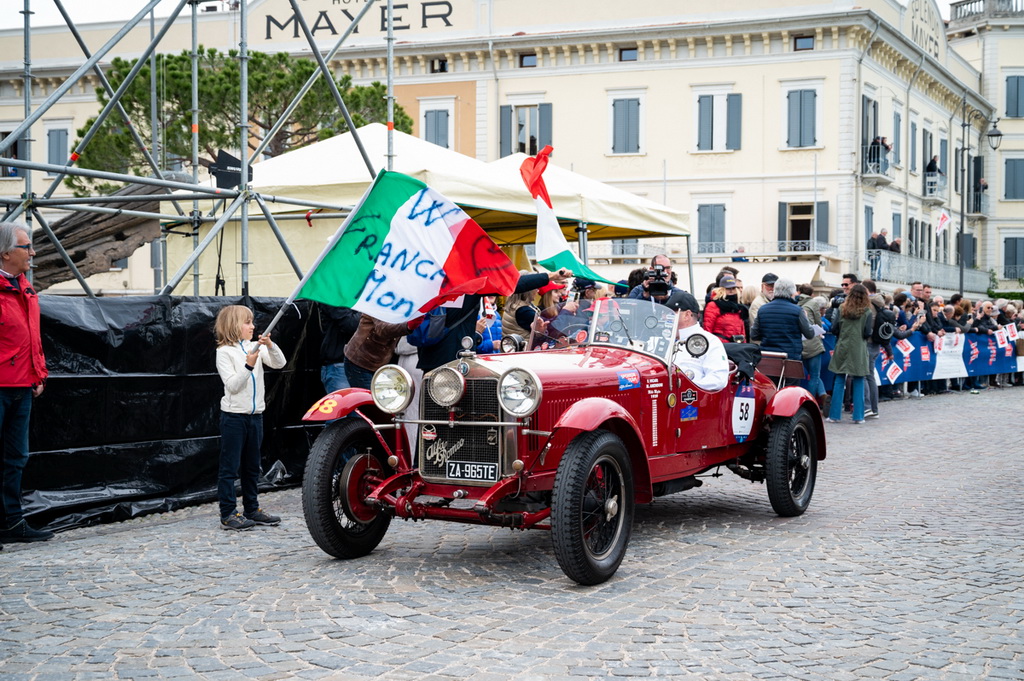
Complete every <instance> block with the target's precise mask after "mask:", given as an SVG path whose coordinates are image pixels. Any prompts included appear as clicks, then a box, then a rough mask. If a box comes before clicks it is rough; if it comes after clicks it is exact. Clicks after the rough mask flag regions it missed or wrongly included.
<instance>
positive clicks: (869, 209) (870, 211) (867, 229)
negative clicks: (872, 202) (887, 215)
mask: <svg viewBox="0 0 1024 681" xmlns="http://www.w3.org/2000/svg"><path fill="white" fill-rule="evenodd" d="M874 231H875V208H874V206H864V243H865V244H866V243H867V242H868V239H870V238H871V233H872V232H874Z"/></svg>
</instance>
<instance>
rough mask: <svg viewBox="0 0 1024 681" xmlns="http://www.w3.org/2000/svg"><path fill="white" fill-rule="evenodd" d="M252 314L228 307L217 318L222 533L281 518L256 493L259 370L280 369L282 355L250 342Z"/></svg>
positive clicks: (264, 341) (266, 338)
mask: <svg viewBox="0 0 1024 681" xmlns="http://www.w3.org/2000/svg"><path fill="white" fill-rule="evenodd" d="M255 328H256V326H255V324H253V315H252V310H250V309H249V308H247V307H245V306H243V305H228V306H227V307H225V308H223V309H221V311H220V312H218V313H217V321H216V324H215V326H214V332H215V334H216V337H217V373H218V374H220V379H221V381H223V382H224V397H222V398H221V400H220V473H219V474H218V477H217V497H218V498H219V500H220V524H221V528H222V529H225V530H248V529H250V528H252V527H254V526H256V525H277V524H279V523H280V522H281V518H279V517H277V516H274V515H270V514H269V513H265V512H264V511H263V509H261V508H260V505H259V501H258V500H257V497H256V493H257V490H258V483H259V477H260V445H262V444H263V410H264V409H266V404H265V402H264V387H263V366H264V365H266V366H269V367H270V368H271V369H280V368H281V367H283V366H284V365H285V363H286V361H287V360H286V359H285V356H284V353H283V352H281V349H280V348H279V347H277V346H276V345H274V344H273V343H272V342H271V341H270V335H269V334H266V335H262V336H260V337H259V339H258V340H256V341H255V342H253V340H252V334H253V332H254V331H255ZM239 477H241V479H242V508H243V510H244V513H245V514H244V515H242V514H239V513H238V510H237V497H236V496H235V480H236V479H237V478H239Z"/></svg>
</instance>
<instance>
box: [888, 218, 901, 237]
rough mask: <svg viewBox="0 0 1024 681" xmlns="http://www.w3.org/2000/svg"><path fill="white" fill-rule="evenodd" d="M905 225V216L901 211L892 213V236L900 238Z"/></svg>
mask: <svg viewBox="0 0 1024 681" xmlns="http://www.w3.org/2000/svg"><path fill="white" fill-rule="evenodd" d="M902 227H903V216H902V215H900V214H899V213H893V214H892V230H891V231H892V238H893V239H899V238H900V236H901V232H902Z"/></svg>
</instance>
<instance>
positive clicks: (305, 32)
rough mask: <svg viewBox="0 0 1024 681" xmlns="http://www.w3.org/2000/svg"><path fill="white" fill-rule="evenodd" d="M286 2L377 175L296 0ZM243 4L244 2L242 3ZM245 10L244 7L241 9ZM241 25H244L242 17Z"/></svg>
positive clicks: (369, 167)
mask: <svg viewBox="0 0 1024 681" xmlns="http://www.w3.org/2000/svg"><path fill="white" fill-rule="evenodd" d="M288 4H289V5H291V6H292V11H293V12H294V13H295V21H296V22H297V23H298V24H299V27H300V28H302V34H303V35H304V36H306V42H308V43H309V48H310V50H311V51H312V52H313V58H314V59H316V63H317V64H319V65H320V70H321V71H322V72H323V74H324V80H326V81H327V86H328V87H329V88H330V89H331V94H332V95H334V101H336V102H337V103H338V108H339V109H341V115H342V116H344V117H345V123H346V124H347V125H348V130H349V132H351V133H352V139H353V140H354V141H355V143H356V147H358V148H359V153H360V154H361V155H362V157H363V163H365V164H366V169H367V170H368V171H370V178H371V179H372V178H375V177H377V171H375V170H374V169H373V163H371V162H370V156H369V155H368V154H367V153H366V149H365V148H364V147H363V141H362V140H361V139H359V132H358V131H357V130H356V124H355V123H353V122H352V116H351V115H349V112H348V107H347V106H345V100H344V99H343V98H342V96H341V92H339V91H338V84H337V83H336V82H335V81H334V75H333V74H332V73H331V70H330V68H329V67H328V66H327V62H326V61H324V56H323V55H322V54H320V48H318V47H317V46H316V40H315V39H314V38H313V34H312V33H310V32H309V25H308V24H307V23H306V18H305V17H303V16H302V12H301V11H299V6H298V4H297V3H296V0H288ZM243 6H244V3H243ZM242 11H243V12H244V11H245V10H244V9H243V10H242ZM242 26H245V21H244V19H243V21H242Z"/></svg>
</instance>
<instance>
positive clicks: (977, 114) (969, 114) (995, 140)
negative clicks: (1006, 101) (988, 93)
mask: <svg viewBox="0 0 1024 681" xmlns="http://www.w3.org/2000/svg"><path fill="white" fill-rule="evenodd" d="M968 108H969V107H968V106H967V98H966V97H964V106H963V122H962V123H961V124H960V161H961V163H960V233H959V234H958V235H957V237H958V238H957V251H958V253H957V255H958V256H959V257H960V295H961V296H962V295H963V294H964V269H965V268H966V266H967V260H966V258H964V245H965V244H966V241H967V232H966V227H967V223H966V220H965V218H964V214H965V213H966V212H967V166H968V165H969V164H970V161H971V148H970V138H969V137H968V134H969V133H968V128H970V126H971V121H973V120H974V119H983V120H985V121H988V120H989V119H988V118H986V117H985V114H984V113H983V112H981V111H979V110H977V109H970V110H969V111H968ZM998 122H999V119H998V118H997V119H996V120H994V121H992V129H991V130H989V131H988V132H987V133H986V134H985V137H986V138H988V145H989V146H990V147H992V151H995V150H996V149H998V148H999V145H1000V144H1002V142H1003V133H1002V132H1000V130H999V128H998V127H996V124H997V123H998Z"/></svg>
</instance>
